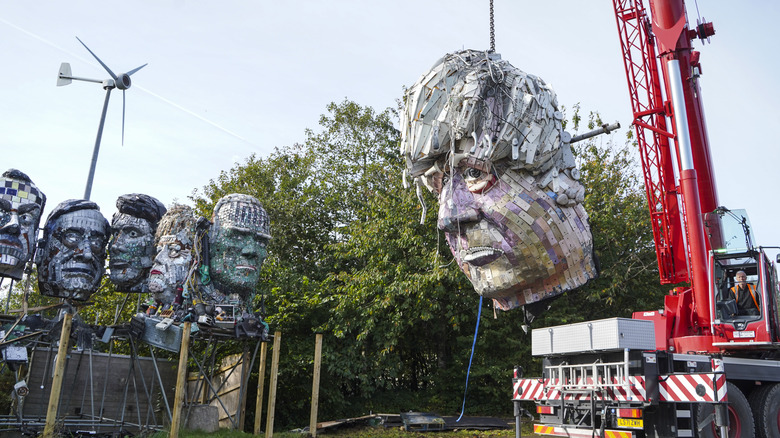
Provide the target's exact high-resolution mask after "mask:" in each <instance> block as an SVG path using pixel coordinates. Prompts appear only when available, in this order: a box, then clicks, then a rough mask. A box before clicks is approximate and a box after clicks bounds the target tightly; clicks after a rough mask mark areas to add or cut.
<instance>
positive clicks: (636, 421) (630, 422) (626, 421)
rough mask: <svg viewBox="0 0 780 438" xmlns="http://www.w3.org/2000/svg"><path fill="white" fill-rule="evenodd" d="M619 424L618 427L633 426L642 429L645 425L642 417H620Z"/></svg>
mask: <svg viewBox="0 0 780 438" xmlns="http://www.w3.org/2000/svg"><path fill="white" fill-rule="evenodd" d="M617 425H618V427H632V428H634V429H642V428H643V427H644V426H643V425H642V419H641V418H618V419H617Z"/></svg>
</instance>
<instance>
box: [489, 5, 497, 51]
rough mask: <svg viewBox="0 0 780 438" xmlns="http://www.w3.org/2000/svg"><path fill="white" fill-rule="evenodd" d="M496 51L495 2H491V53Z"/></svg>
mask: <svg viewBox="0 0 780 438" xmlns="http://www.w3.org/2000/svg"><path fill="white" fill-rule="evenodd" d="M495 51H496V32H495V29H494V28H493V0H490V53H493V52H495Z"/></svg>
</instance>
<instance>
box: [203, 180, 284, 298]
mask: <svg viewBox="0 0 780 438" xmlns="http://www.w3.org/2000/svg"><path fill="white" fill-rule="evenodd" d="M211 221H212V223H213V225H212V226H211V231H210V232H209V259H210V268H211V278H212V280H213V281H214V283H215V286H216V288H217V289H219V290H220V292H222V293H223V294H226V295H229V294H238V296H239V297H241V298H242V300H243V301H244V302H245V303H246V304H247V305H249V301H250V300H251V297H253V296H254V292H255V288H256V287H257V284H258V282H259V281H260V268H261V267H262V265H263V262H264V261H265V258H266V257H267V255H268V252H267V249H266V245H267V244H268V241H269V240H270V239H271V234H270V231H269V219H268V215H267V214H266V212H265V209H264V208H263V206H262V204H260V201H258V200H257V198H255V197H253V196H249V195H244V194H240V193H232V194H229V195H226V196H224V197H222V198H221V199H219V201H217V203H216V205H215V206H214V213H213V216H212V220H211Z"/></svg>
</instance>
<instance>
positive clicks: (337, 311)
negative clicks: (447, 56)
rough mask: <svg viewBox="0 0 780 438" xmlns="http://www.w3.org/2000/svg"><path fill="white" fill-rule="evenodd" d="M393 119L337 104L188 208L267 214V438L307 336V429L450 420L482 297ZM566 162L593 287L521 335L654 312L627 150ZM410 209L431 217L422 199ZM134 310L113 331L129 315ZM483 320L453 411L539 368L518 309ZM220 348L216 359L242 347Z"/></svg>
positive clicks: (645, 229)
mask: <svg viewBox="0 0 780 438" xmlns="http://www.w3.org/2000/svg"><path fill="white" fill-rule="evenodd" d="M394 117H395V115H394V112H393V110H391V109H387V110H384V111H383V112H376V111H375V110H374V109H372V108H370V107H363V106H361V105H359V104H357V103H354V102H351V101H348V100H344V101H343V102H340V103H333V104H330V105H329V106H328V107H327V113H326V114H325V115H323V116H322V117H321V119H320V127H319V129H318V130H307V131H306V133H305V140H304V141H303V142H302V143H299V144H295V145H292V146H288V147H281V148H277V149H275V150H274V151H273V152H272V153H271V154H269V155H268V156H266V157H258V156H254V155H253V156H250V157H249V158H247V159H246V161H245V162H243V163H241V164H236V165H235V166H234V167H233V168H232V169H229V170H226V171H223V172H221V173H220V174H219V175H218V176H217V177H216V178H215V179H213V180H211V181H209V183H208V184H207V185H206V186H205V187H203V188H202V189H201V190H196V191H195V192H193V194H192V196H191V199H192V200H193V201H194V202H195V204H196V208H197V210H198V211H199V213H200V214H201V215H203V216H206V217H209V216H210V212H211V210H212V208H213V206H214V204H215V203H216V201H217V200H218V199H219V198H220V197H222V196H224V195H226V194H229V193H245V194H248V195H252V196H254V197H256V198H258V199H259V200H260V202H261V203H262V204H263V206H264V207H265V209H266V210H267V212H268V214H269V217H270V218H271V233H272V235H273V238H272V240H271V241H270V243H269V248H268V249H269V257H268V259H267V260H266V261H265V264H264V265H263V269H262V273H261V274H262V275H261V282H260V285H259V286H258V291H257V292H258V295H257V301H256V303H255V305H256V308H258V309H262V310H263V312H264V315H265V319H266V321H267V322H268V323H269V324H270V326H271V331H272V332H274V331H279V332H281V333H282V338H281V340H282V343H281V346H282V347H281V363H280V366H279V379H278V385H279V389H278V392H277V408H276V424H277V425H278V426H279V427H288V426H289V427H293V426H294V427H300V426H301V425H303V424H307V422H308V415H309V403H310V395H311V378H312V369H313V352H314V339H315V337H314V334H315V333H323V334H324V335H325V336H324V338H325V345H324V349H323V369H322V373H323V374H322V377H321V390H320V403H319V406H320V417H321V418H343V417H351V416H356V415H361V414H364V413H367V412H368V411H374V412H378V411H384V412H399V411H406V410H410V409H411V410H432V411H437V412H440V413H442V414H455V413H457V412H459V411H460V409H461V403H462V401H463V389H464V384H465V382H466V369H467V367H468V364H469V356H470V354H471V348H472V341H473V336H474V330H475V326H476V324H477V314H478V311H479V307H478V306H479V303H480V301H479V298H478V296H477V295H476V294H475V293H474V291H473V288H472V287H471V284H470V283H469V282H468V280H467V279H466V277H465V276H464V275H463V274H462V273H461V271H460V269H459V268H458V267H457V266H456V265H455V264H454V263H452V256H451V253H450V251H449V249H448V248H447V247H446V244H445V242H444V239H443V238H442V237H443V236H442V235H441V233H440V232H439V230H437V228H436V215H435V209H434V208H431V210H433V211H434V212H431V213H428V214H427V215H426V217H425V218H424V221H423V223H422V224H420V223H419V218H420V216H421V212H422V207H421V205H420V202H419V200H418V199H417V196H416V194H415V192H414V190H410V189H405V188H403V186H402V181H401V174H402V169H403V161H402V159H401V157H400V154H399V151H398V146H399V137H400V136H399V132H398V131H397V130H396V129H395V128H394ZM583 122H586V123H587V124H588V125H590V126H589V128H590V127H592V126H593V125H596V124H600V120H598V115H596V114H591V115H590V116H589V117H588V118H587V120H585V121H583V120H582V117H581V116H580V114H579V111H578V109H577V108H575V111H574V114H573V116H572V121H571V122H570V123H571V124H572V125H573V128H574V130H577V129H578V128H579V125H580V124H581V123H583ZM575 152H576V156H577V159H578V160H579V165H580V168H581V171H582V181H583V183H584V184H585V186H586V189H587V195H586V199H585V207H586V210H587V211H588V212H589V215H590V224H591V228H592V230H593V234H594V245H595V251H596V254H597V257H598V260H599V262H600V277H599V278H598V279H596V280H593V281H591V282H590V283H589V284H587V285H586V286H585V287H583V288H581V289H580V290H578V291H575V292H571V293H569V294H566V295H564V296H563V297H561V298H559V299H558V300H556V301H555V302H553V303H552V305H551V308H550V310H549V311H548V312H547V313H545V314H543V315H542V316H541V317H540V318H539V319H538V320H537V321H535V323H534V325H535V327H543V326H548V325H556V324H564V323H571V322H576V321H582V320H588V319H596V318H604V317H609V316H630V314H631V312H633V311H637V310H644V309H655V308H657V307H659V306H660V305H661V300H660V296H661V295H662V294H663V288H661V287H660V286H659V285H658V272H657V267H656V265H655V253H654V246H653V242H652V235H651V231H650V223H649V216H648V211H647V207H646V201H645V196H644V191H643V189H642V186H641V182H640V180H639V179H638V175H637V172H636V171H635V167H636V164H635V161H634V153H633V150H632V146H631V144H630V143H629V142H628V141H627V142H626V143H625V144H622V145H617V144H613V143H612V142H611V141H609V140H608V141H606V142H603V140H601V139H595V140H590V141H589V142H586V143H585V144H577V147H576V151H575ZM423 198H424V201H425V203H426V204H427V205H428V206H434V205H436V200H435V199H434V198H433V197H432V196H431V195H430V194H428V193H424V194H423ZM35 295H37V294H35ZM18 296H20V295H19V294H17V295H15V297H14V300H17V302H16V303H14V305H12V307H16V306H18V304H19V303H18V299H17V298H16V297H18ZM125 297H126V296H125V294H120V293H116V292H114V290H113V288H112V287H111V285H110V282H108V281H105V282H104V285H103V290H102V291H101V292H100V293H98V294H96V295H95V296H94V298H93V301H95V303H96V304H95V305H94V306H91V307H88V308H83V309H82V310H80V312H79V313H80V314H81V317H82V318H83V319H84V321H85V322H88V323H94V322H95V321H97V322H98V323H100V324H103V325H109V324H112V323H113V321H114V318H115V311H116V308H117V304H119V303H121V302H122V301H123V300H124V298H125ZM33 300H34V302H35V303H38V302H39V301H46V300H40V298H39V297H37V296H34V298H33ZM133 300H134V297H133V296H131V297H130V299H129V301H132V302H128V304H127V306H126V307H125V310H124V314H123V315H121V316H120V319H119V320H120V321H126V320H127V319H128V318H129V314H128V313H127V312H130V313H132V312H133V311H134V310H135V302H134V301H133ZM583 302H585V303H588V305H586V306H583V305H582V303H583ZM31 305H34V304H31ZM481 314H482V316H481V318H480V321H479V323H480V328H479V336H478V339H477V342H476V345H475V351H474V359H473V364H472V366H471V375H470V380H469V384H468V389H469V392H468V395H467V403H466V409H467V413H468V414H472V415H476V414H492V415H502V416H511V414H512V406H511V403H509V400H510V397H511V373H512V369H513V367H514V366H515V365H521V366H523V367H524V368H525V369H526V370H527V373H526V374H528V375H533V374H536V373H538V372H539V369H540V364H539V361H538V360H535V359H534V358H532V357H531V356H530V335H528V334H526V333H524V332H523V330H522V329H521V323H522V318H521V317H520V313H519V311H510V312H506V313H501V312H499V313H496V311H495V309H493V307H492V303H491V302H490V301H489V300H486V301H485V302H484V303H483V305H482V309H481ZM220 348H221V351H223V353H224V354H228V353H231V352H238V351H239V350H240V348H241V346H240V345H238V343H225V344H224V345H221V346H220ZM233 350H235V351H233ZM250 386H253V385H250ZM249 400H250V406H249V407H248V408H247V412H251V411H253V409H252V408H251V403H252V401H253V400H254V398H253V397H252V394H251V393H250V396H249ZM248 420H250V421H247V424H252V421H251V418H249V419H248Z"/></svg>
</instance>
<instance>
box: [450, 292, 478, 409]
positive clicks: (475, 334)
mask: <svg viewBox="0 0 780 438" xmlns="http://www.w3.org/2000/svg"><path fill="white" fill-rule="evenodd" d="M481 316H482V295H480V296H479V310H477V327H476V328H475V329H474V342H472V343H471V357H469V368H468V370H467V371H466V387H465V388H463V406H462V407H461V408H460V416H459V417H458V419H457V420H455V422H456V423H457V422H459V421H460V419H461V418H463V413H464V412H466V392H468V390H469V374H471V361H472V360H473V359H474V347H476V345H477V333H479V319H480V317H481Z"/></svg>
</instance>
